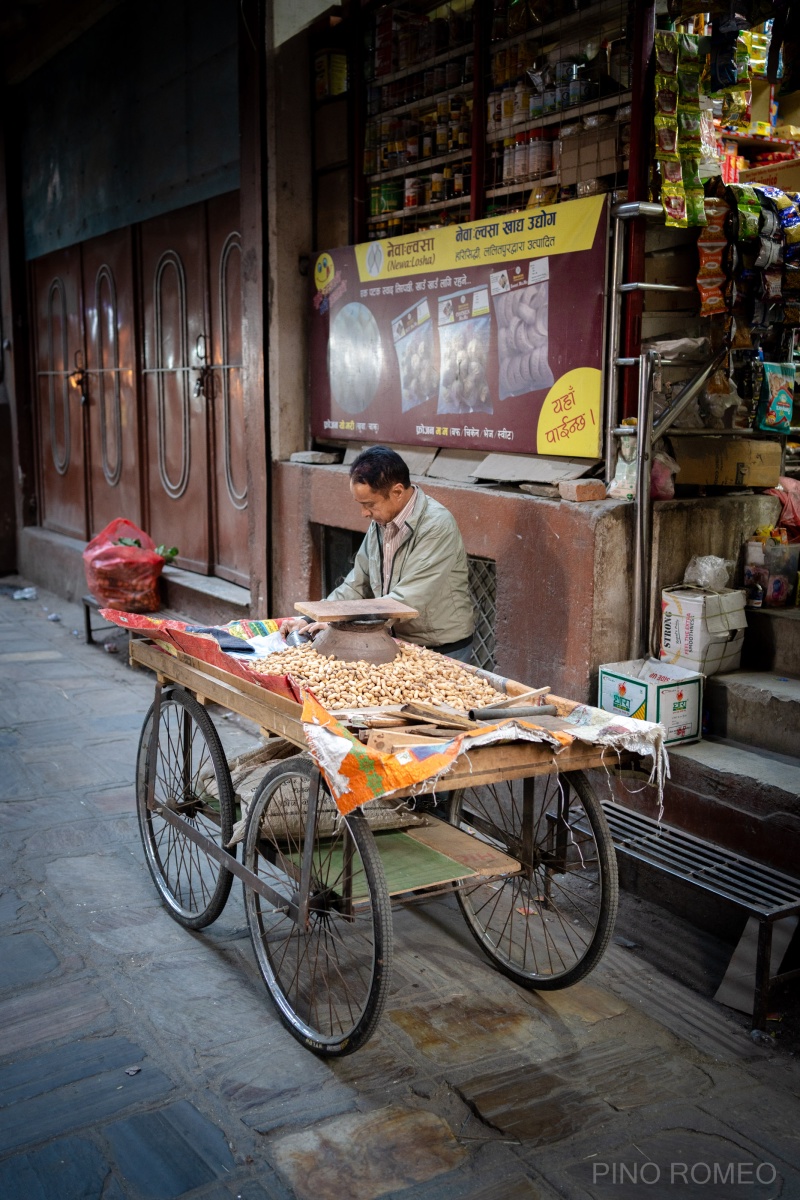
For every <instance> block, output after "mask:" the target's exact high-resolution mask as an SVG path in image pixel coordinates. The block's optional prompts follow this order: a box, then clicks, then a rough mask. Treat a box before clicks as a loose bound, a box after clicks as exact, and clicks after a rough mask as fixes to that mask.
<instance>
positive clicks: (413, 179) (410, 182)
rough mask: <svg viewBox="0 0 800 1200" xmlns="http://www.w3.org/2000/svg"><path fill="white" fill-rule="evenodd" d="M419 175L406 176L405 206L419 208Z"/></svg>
mask: <svg viewBox="0 0 800 1200" xmlns="http://www.w3.org/2000/svg"><path fill="white" fill-rule="evenodd" d="M419 192H420V187H419V176H418V175H408V176H406V180H405V184H404V188H403V208H418V207H419Z"/></svg>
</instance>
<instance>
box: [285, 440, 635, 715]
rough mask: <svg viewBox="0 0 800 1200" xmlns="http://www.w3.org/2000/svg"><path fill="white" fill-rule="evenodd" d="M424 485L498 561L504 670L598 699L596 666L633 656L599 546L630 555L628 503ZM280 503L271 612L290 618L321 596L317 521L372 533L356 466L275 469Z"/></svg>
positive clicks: (470, 549)
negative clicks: (355, 487)
mask: <svg viewBox="0 0 800 1200" xmlns="http://www.w3.org/2000/svg"><path fill="white" fill-rule="evenodd" d="M415 482H418V483H419V484H420V485H421V486H422V487H423V489H424V491H425V492H427V493H428V495H430V496H433V497H434V499H436V500H438V501H440V503H442V504H444V505H446V507H447V508H448V509H449V510H450V511H451V512H452V513H453V515H454V517H455V518H456V520H457V521H458V525H459V528H460V530H461V534H462V536H463V538H464V544H465V546H466V549H467V553H468V554H472V555H476V556H478V557H481V558H490V559H494V560H495V562H496V563H497V626H496V632H497V669H498V670H499V671H500V672H501V673H502V674H504V675H508V676H511V677H512V678H514V679H519V680H521V681H522V682H524V683H530V684H531V685H532V686H544V685H545V684H548V685H549V686H550V687H552V688H553V689H554V690H555V691H557V692H560V693H561V694H563V695H565V696H569V697H571V698H573V699H576V700H585V701H589V700H593V699H594V697H595V692H596V682H597V666H598V664H599V663H600V662H601V661H613V660H615V659H619V658H624V657H625V656H626V654H625V639H626V637H627V620H628V618H627V612H626V611H621V607H622V606H620V605H619V604H618V603H617V604H616V608H617V611H615V612H612V613H611V614H610V616H609V612H608V607H609V604H611V603H614V601H613V599H612V598H611V597H610V596H607V595H606V588H605V584H604V582H603V581H604V580H605V579H606V577H609V578H611V577H613V578H615V579H617V581H618V571H617V572H615V571H608V570H606V569H605V565H604V564H599V563H598V564H596V558H597V556H598V553H599V547H600V545H601V544H602V546H603V554H604V555H606V556H608V555H609V554H611V553H616V554H622V556H623V558H624V555H625V548H624V547H625V546H626V544H627V543H626V536H627V532H626V531H627V521H626V515H627V513H626V510H627V507H628V506H624V505H619V504H614V503H612V502H609V501H605V502H601V503H598V504H569V503H567V502H565V501H553V500H544V499H540V498H538V497H534V496H525V495H520V494H519V493H513V492H510V491H508V492H500V491H484V490H482V489H478V488H474V487H468V486H459V485H454V484H442V483H433V482H431V481H429V480H427V479H423V480H416V481H415ZM272 505H273V507H272V521H273V527H272V528H273V539H274V545H275V558H274V594H273V605H272V607H273V611H274V612H275V613H276V614H285V613H290V612H292V611H293V605H294V602H295V600H304V599H318V598H319V595H320V587H321V583H320V566H319V553H318V548H317V545H316V541H315V534H314V529H313V526H314V525H330V526H335V527H338V528H343V529H357V530H360V529H363V530H365V531H366V522H365V521H364V520H363V519H362V518H361V516H360V515H359V509H358V507H357V505H356V504H355V503H354V502H353V500H352V498H351V496H350V491H349V487H348V472H347V468H346V467H324V466H306V465H302V464H298V463H277V464H275V468H274V473H273V497H272ZM609 522H610V523H611V526H610V528H609V527H608V523H609ZM596 565H597V566H599V567H600V568H601V569H598V570H596ZM623 567H624V562H623ZM596 580H598V581H599V584H596ZM595 612H596V613H597V617H595Z"/></svg>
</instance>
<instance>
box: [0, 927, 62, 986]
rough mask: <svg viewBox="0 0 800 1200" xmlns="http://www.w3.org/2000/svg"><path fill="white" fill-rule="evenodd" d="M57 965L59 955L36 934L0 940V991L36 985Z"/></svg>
mask: <svg viewBox="0 0 800 1200" xmlns="http://www.w3.org/2000/svg"><path fill="white" fill-rule="evenodd" d="M58 965H59V959H58V955H57V954H56V953H55V952H54V951H53V950H51V949H50V947H49V946H48V944H47V942H46V941H45V940H44V938H43V937H40V936H39V934H38V933H17V934H12V935H11V936H10V937H4V938H0V991H5V990H6V989H7V988H12V987H27V985H28V984H30V983H39V982H40V981H41V980H42V979H46V978H47V976H48V975H51V974H52V973H53V971H55V970H56V968H57V967H58Z"/></svg>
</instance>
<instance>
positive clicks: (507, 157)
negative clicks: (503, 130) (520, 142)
mask: <svg viewBox="0 0 800 1200" xmlns="http://www.w3.org/2000/svg"><path fill="white" fill-rule="evenodd" d="M515 151H516V144H515V142H514V139H513V138H509V137H507V138H503V183H504V184H505V183H513V182H514V168H515V166H516V161H515Z"/></svg>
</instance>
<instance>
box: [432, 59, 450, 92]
mask: <svg viewBox="0 0 800 1200" xmlns="http://www.w3.org/2000/svg"><path fill="white" fill-rule="evenodd" d="M446 87H447V68H446V67H445V65H444V63H440V64H439V65H438V66H437V67H434V68H433V90H434V92H443V91H444V89H445V88H446Z"/></svg>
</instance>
